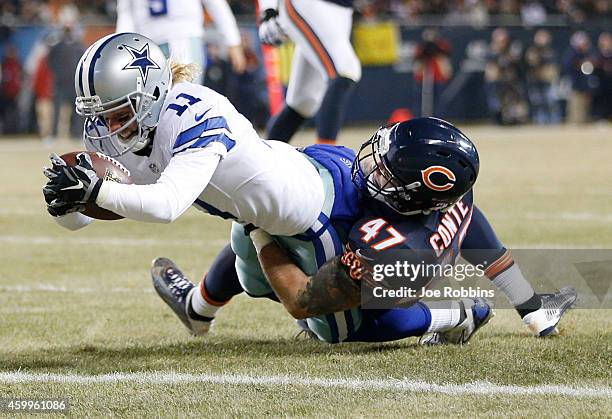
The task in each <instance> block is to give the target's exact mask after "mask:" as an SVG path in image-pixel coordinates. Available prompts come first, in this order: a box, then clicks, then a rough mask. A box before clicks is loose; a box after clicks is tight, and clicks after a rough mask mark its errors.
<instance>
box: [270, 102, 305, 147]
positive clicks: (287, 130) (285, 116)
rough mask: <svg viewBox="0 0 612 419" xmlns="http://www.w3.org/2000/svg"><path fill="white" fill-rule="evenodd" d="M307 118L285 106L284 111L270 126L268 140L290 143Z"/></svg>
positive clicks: (271, 121) (273, 119) (272, 120)
mask: <svg viewBox="0 0 612 419" xmlns="http://www.w3.org/2000/svg"><path fill="white" fill-rule="evenodd" d="M305 120H306V118H304V117H303V116H302V115H300V114H299V113H297V112H296V111H295V110H294V109H292V108H290V107H289V106H288V105H285V107H284V108H283V110H282V111H280V113H279V114H278V115H276V116H275V117H274V118H272V119H271V120H270V123H269V124H268V139H270V140H278V141H284V142H286V143H288V142H289V141H290V140H291V137H293V134H295V133H296V131H297V130H298V129H299V128H300V126H302V124H303V123H304V121H305Z"/></svg>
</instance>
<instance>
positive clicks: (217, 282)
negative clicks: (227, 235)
mask: <svg viewBox="0 0 612 419" xmlns="http://www.w3.org/2000/svg"><path fill="white" fill-rule="evenodd" d="M204 286H205V287H206V293H207V294H208V296H209V297H210V298H211V299H212V300H214V301H218V302H219V303H224V302H226V301H229V300H230V299H231V298H232V297H233V296H234V295H238V294H240V293H241V292H242V291H243V290H242V286H241V285H240V281H239V280H238V273H237V272H236V255H235V254H234V252H233V251H232V248H231V247H230V245H229V244H228V245H226V246H225V247H224V248H223V249H221V252H219V254H218V255H217V257H216V258H215V260H214V261H213V263H212V265H211V266H210V269H209V271H208V274H206V278H205V279H204Z"/></svg>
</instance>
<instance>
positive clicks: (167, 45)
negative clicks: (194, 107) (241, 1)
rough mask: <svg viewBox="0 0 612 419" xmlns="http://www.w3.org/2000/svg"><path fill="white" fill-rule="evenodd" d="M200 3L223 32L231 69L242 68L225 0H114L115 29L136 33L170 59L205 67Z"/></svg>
mask: <svg viewBox="0 0 612 419" xmlns="http://www.w3.org/2000/svg"><path fill="white" fill-rule="evenodd" d="M202 5H204V7H206V11H207V12H208V13H210V15H211V16H212V17H213V20H214V23H215V27H216V28H217V29H218V30H219V32H220V33H221V34H222V35H223V38H224V40H225V44H226V45H227V47H228V54H229V59H230V62H231V64H232V68H233V70H234V72H236V73H242V72H244V69H245V66H246V58H245V56H244V52H243V51H242V41H241V38H240V32H239V30H238V25H237V24H236V19H235V18H234V15H233V14H232V10H231V9H230V7H229V5H228V4H227V1H226V0H171V1H170V0H118V1H117V26H116V32H136V33H140V34H142V35H145V36H146V37H148V38H150V39H152V40H153V41H154V42H156V43H157V44H158V45H159V46H160V48H161V49H162V51H164V54H165V55H166V57H168V58H172V60H173V61H175V62H179V63H195V64H197V65H198V66H201V67H206V55H205V54H204V49H205V42H204V9H203V7H202ZM203 75H204V71H202V72H199V73H198V74H196V75H194V82H195V83H198V84H202V81H203V77H204V76H203Z"/></svg>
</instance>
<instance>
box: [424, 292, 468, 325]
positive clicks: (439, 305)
mask: <svg viewBox="0 0 612 419" xmlns="http://www.w3.org/2000/svg"><path fill="white" fill-rule="evenodd" d="M423 303H424V304H425V305H426V306H427V308H429V311H430V312H431V323H430V325H429V328H428V329H427V333H432V332H444V331H446V330H449V329H452V328H453V327H455V326H457V325H458V324H459V319H460V318H461V306H460V305H459V302H458V301H454V300H442V301H423Z"/></svg>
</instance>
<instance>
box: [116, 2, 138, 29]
mask: <svg viewBox="0 0 612 419" xmlns="http://www.w3.org/2000/svg"><path fill="white" fill-rule="evenodd" d="M133 8H134V3H133V0H117V25H116V26H115V32H137V28H136V25H135V23H134V10H133Z"/></svg>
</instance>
